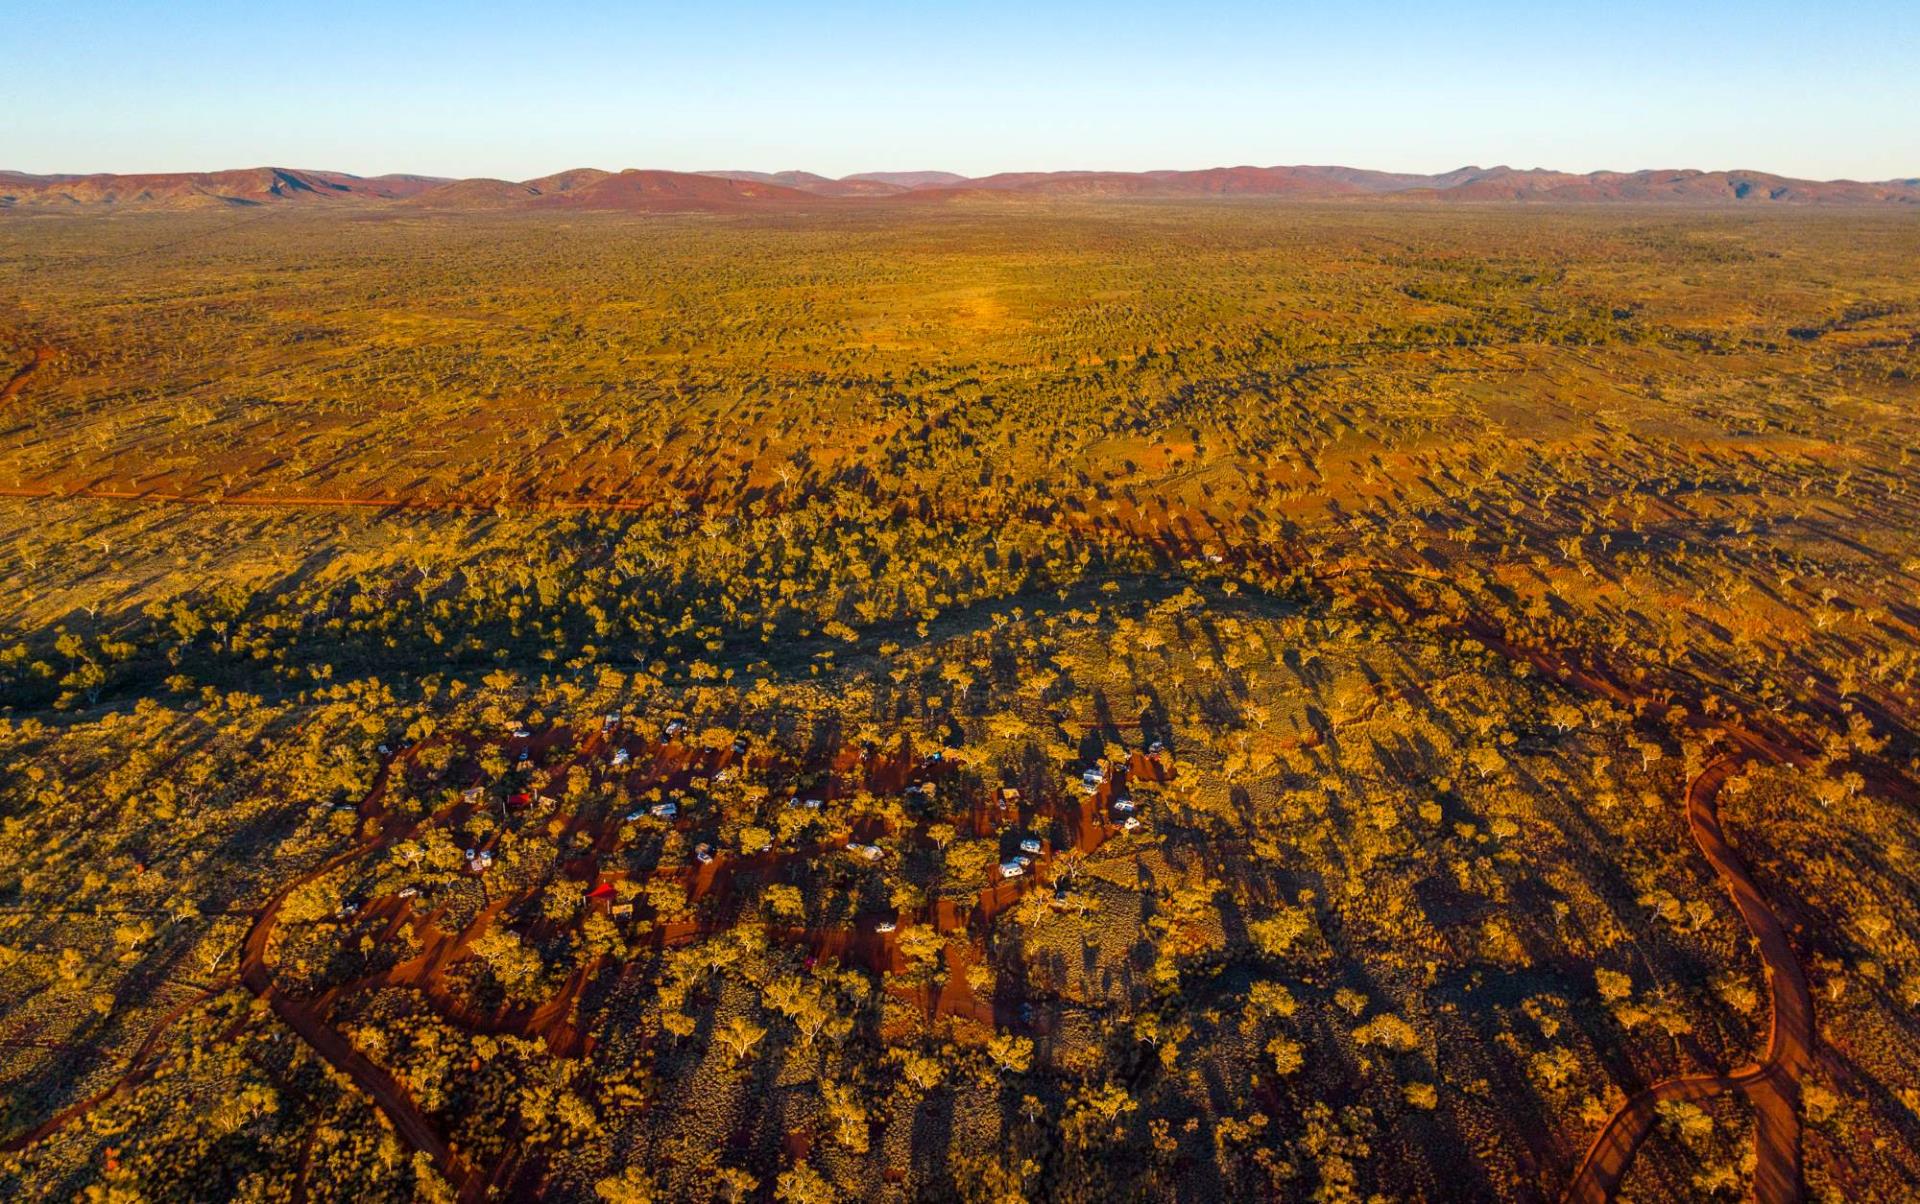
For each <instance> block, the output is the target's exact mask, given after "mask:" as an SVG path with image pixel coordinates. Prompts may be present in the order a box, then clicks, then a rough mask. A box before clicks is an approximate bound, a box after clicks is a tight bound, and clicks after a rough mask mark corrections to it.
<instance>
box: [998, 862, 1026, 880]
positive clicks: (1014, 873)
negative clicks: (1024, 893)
mask: <svg viewBox="0 0 1920 1204" xmlns="http://www.w3.org/2000/svg"><path fill="white" fill-rule="evenodd" d="M1026 872H1027V867H1026V866H1024V865H1021V864H1020V863H1019V862H1018V861H1002V862H1001V863H1000V876H1001V877H1002V878H1018V877H1019V876H1020V875H1022V874H1024V873H1026Z"/></svg>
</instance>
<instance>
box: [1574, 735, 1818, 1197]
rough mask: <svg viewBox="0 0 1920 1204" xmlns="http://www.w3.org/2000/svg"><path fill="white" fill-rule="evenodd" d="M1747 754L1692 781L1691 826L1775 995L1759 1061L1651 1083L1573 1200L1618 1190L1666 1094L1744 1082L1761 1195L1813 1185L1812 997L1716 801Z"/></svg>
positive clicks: (1709, 1092)
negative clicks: (1807, 1089) (1803, 1141)
mask: <svg viewBox="0 0 1920 1204" xmlns="http://www.w3.org/2000/svg"><path fill="white" fill-rule="evenodd" d="M1743 763H1744V758H1741V757H1737V756H1735V757H1723V758H1721V759H1720V760H1718V761H1715V762H1714V763H1713V764H1711V765H1709V766H1707V767H1706V769H1704V770H1702V771H1701V773H1700V775H1699V776H1698V777H1696V778H1694V779H1693V781H1692V783H1691V784H1689V785H1688V787H1687V826H1688V828H1689V829H1690V830H1691V831H1692V833H1693V840H1694V843H1695V844H1697V845H1699V846H1700V852H1701V853H1702V854H1704V855H1705V856H1706V858H1707V861H1708V862H1709V863H1711V864H1712V866H1713V870H1714V872H1715V873H1716V874H1719V875H1720V880H1721V881H1722V882H1723V883H1724V884H1725V885H1726V888H1727V893H1728V894H1729V895H1731V896H1732V897H1733V903H1734V906H1735V907H1737V908H1739V910H1740V917H1741V919H1743V920H1745V921H1746V924H1747V927H1748V929H1750V930H1751V931H1752V932H1753V936H1754V940H1755V941H1756V942H1757V943H1758V944H1759V947H1760V959H1761V962H1762V963H1763V965H1764V967H1765V969H1766V974H1767V984H1768V988H1769V991H1770V994H1771V996H1772V1004H1773V1022H1772V1026H1771V1029H1770V1031H1769V1032H1768V1035H1767V1048H1766V1051H1765V1053H1764V1054H1762V1056H1761V1059H1760V1061H1759V1062H1757V1063H1755V1064H1754V1065H1751V1066H1745V1067H1742V1068H1740V1069H1738V1070H1735V1071H1733V1072H1732V1073H1731V1074H1724V1075H1686V1076H1682V1077H1680V1078H1672V1079H1667V1080H1665V1081H1663V1082H1660V1083H1656V1084H1654V1085H1653V1086H1652V1087H1649V1088H1647V1089H1646V1090H1645V1091H1642V1092H1641V1093H1640V1094H1638V1095H1636V1096H1634V1097H1633V1098H1632V1099H1630V1100H1628V1101H1627V1102H1626V1103H1625V1104H1624V1105H1622V1106H1621V1108H1620V1110H1619V1111H1617V1112H1615V1113H1614V1114H1613V1116H1612V1117H1610V1118H1609V1119H1608V1121H1607V1124H1606V1127H1605V1128H1603V1129H1602V1130H1601V1131H1600V1134H1599V1136H1598V1137H1596V1138H1595V1139H1594V1142H1593V1144H1592V1145H1591V1146H1590V1147H1588V1149H1587V1154H1586V1157H1585V1158H1583V1159H1582V1160H1581V1163H1580V1168H1579V1170H1577V1171H1576V1172H1575V1173H1574V1177H1573V1181H1572V1183H1570V1184H1569V1185H1568V1187H1567V1193H1566V1200H1567V1201H1568V1202H1569V1204H1604V1202H1605V1201H1609V1200H1611V1199H1613V1197H1614V1193H1615V1192H1617V1191H1618V1190H1619V1188H1620V1181H1621V1179H1622V1178H1624V1177H1625V1175H1626V1173H1627V1168H1628V1167H1629V1166H1631V1165H1632V1163H1633V1155H1634V1152H1635V1151H1636V1150H1637V1149H1638V1148H1639V1146H1640V1143H1641V1142H1642V1141H1644V1140H1646V1138H1647V1136H1648V1134H1649V1133H1651V1132H1652V1130H1653V1125H1654V1121H1655V1120H1656V1119H1657V1117H1658V1113H1659V1107H1660V1104H1661V1103H1662V1102H1663V1101H1666V1100H1693V1099H1704V1098H1706V1097H1708V1096H1713V1095H1719V1094H1721V1093H1722V1092H1726V1091H1737V1092H1739V1093H1740V1094H1742V1095H1744V1096H1746V1097H1747V1100H1748V1102H1750V1103H1751V1104H1752V1105H1753V1109H1754V1114H1755V1126H1754V1153H1755V1155H1756V1161H1755V1165H1754V1177H1753V1196H1754V1199H1755V1200H1757V1201H1759V1204H1788V1202H1791V1201H1798V1200H1800V1199H1801V1198H1802V1196H1803V1195H1804V1187H1803V1183H1802V1179H1801V1168H1800V1110H1799V1097H1800V1076H1801V1075H1802V1074H1803V1073H1805V1072H1806V1070H1807V1068H1808V1067H1809V1066H1811V1065H1812V1064H1813V1042H1814V1027H1813V997H1812V995H1811V994H1810V993H1809V992H1808V990H1807V979H1806V975H1805V973H1804V972H1803V971H1802V970H1801V968H1800V962H1799V959H1798V958H1797V957H1795V956H1794V952H1793V945H1792V943H1791V942H1790V941H1789V940H1788V939H1787V931H1786V926H1785V925H1783V924H1782V923H1781V922H1780V917H1779V916H1777V915H1775V914H1774V912H1773V909H1772V908H1771V907H1769V906H1768V904H1767V900H1766V897H1765V896H1763V895H1762V894H1761V893H1760V890H1759V888H1758V887H1756V886H1755V885H1754V884H1753V879H1752V878H1751V877H1749V876H1748V874H1747V869H1746V865H1745V864H1744V863H1743V862H1742V861H1741V860H1740V856H1739V854H1737V853H1736V852H1734V850H1733V848H1732V847H1731V846H1730V845H1728V843H1727V840H1726V836H1725V834H1724V833H1723V832H1722V831H1721V829H1720V817H1719V814H1718V812H1717V811H1716V809H1715V801H1716V798H1717V796H1718V794H1719V791H1720V787H1721V785H1722V783H1724V782H1725V781H1726V780H1727V778H1728V777H1730V776H1732V774H1733V773H1734V771H1735V770H1737V769H1739V768H1740V767H1741V765H1742V764H1743Z"/></svg>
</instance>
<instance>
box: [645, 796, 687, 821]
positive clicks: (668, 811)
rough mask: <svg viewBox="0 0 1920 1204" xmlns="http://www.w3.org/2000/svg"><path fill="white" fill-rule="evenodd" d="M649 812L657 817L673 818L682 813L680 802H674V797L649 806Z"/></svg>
mask: <svg viewBox="0 0 1920 1204" xmlns="http://www.w3.org/2000/svg"><path fill="white" fill-rule="evenodd" d="M647 814H649V815H651V816H653V817H654V818H655V819H672V818H673V817H675V816H676V815H679V814H680V804H678V803H676V802H674V801H673V800H672V799H668V800H667V801H666V802H664V803H655V804H654V805H653V806H651V807H648V808H647Z"/></svg>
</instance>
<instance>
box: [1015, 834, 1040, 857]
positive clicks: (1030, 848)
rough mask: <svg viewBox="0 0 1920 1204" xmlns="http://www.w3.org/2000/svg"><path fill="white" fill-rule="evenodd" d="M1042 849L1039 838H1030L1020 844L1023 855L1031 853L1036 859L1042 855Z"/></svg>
mask: <svg viewBox="0 0 1920 1204" xmlns="http://www.w3.org/2000/svg"><path fill="white" fill-rule="evenodd" d="M1041 847H1042V846H1041V844H1040V840H1039V838H1038V837H1034V836H1029V837H1027V838H1026V839H1025V840H1022V841H1021V842H1020V851H1021V852H1022V853H1031V854H1033V855H1034V856H1035V857H1038V856H1039V855H1040V850H1041Z"/></svg>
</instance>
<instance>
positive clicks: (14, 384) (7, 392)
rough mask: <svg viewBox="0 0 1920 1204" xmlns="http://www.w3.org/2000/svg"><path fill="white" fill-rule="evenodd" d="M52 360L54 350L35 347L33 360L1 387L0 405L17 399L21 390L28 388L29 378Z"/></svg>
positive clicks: (23, 365) (21, 367) (22, 366)
mask: <svg viewBox="0 0 1920 1204" xmlns="http://www.w3.org/2000/svg"><path fill="white" fill-rule="evenodd" d="M52 358H53V348H51V347H35V348H34V349H33V358H32V359H30V360H28V361H27V362H26V363H25V364H22V365H21V366H20V368H19V369H18V370H17V371H15V372H14V374H13V375H12V376H10V377H8V378H7V383H6V384H4V385H0V405H5V404H7V403H8V402H10V401H12V400H13V399H14V398H15V397H18V396H19V395H20V390H22V389H24V388H26V387H27V378H28V377H29V376H32V375H33V374H34V372H35V371H36V370H37V369H39V368H40V366H41V365H43V364H45V363H46V362H47V361H48V360H51V359H52Z"/></svg>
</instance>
